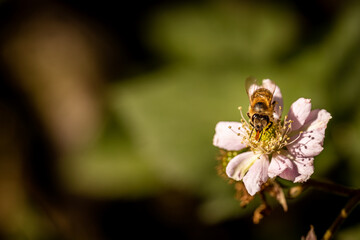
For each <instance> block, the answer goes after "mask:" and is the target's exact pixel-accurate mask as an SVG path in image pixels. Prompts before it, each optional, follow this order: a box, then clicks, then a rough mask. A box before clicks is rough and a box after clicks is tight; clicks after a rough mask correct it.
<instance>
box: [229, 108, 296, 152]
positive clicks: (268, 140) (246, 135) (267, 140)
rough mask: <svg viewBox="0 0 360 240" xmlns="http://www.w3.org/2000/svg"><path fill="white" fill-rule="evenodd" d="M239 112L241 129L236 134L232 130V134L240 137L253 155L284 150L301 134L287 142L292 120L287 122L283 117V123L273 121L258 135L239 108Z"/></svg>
mask: <svg viewBox="0 0 360 240" xmlns="http://www.w3.org/2000/svg"><path fill="white" fill-rule="evenodd" d="M239 110H240V113H241V124H242V127H241V128H239V129H238V130H239V132H236V131H235V130H233V132H235V133H236V134H237V135H238V136H241V137H242V142H243V143H244V144H246V145H247V146H248V147H249V148H250V150H251V151H253V152H254V153H255V154H258V153H261V154H271V153H273V152H275V151H280V149H282V148H284V147H285V146H286V145H289V144H291V143H292V142H294V141H296V140H297V139H298V137H300V135H301V133H302V132H299V134H298V136H297V137H296V138H295V139H293V140H292V141H291V142H289V140H290V137H289V133H290V132H291V123H292V120H288V119H287V116H285V118H284V120H283V121H281V120H275V121H274V122H273V124H272V126H271V127H270V128H268V129H266V128H265V129H263V130H262V131H261V132H259V133H258V132H256V130H255V129H253V127H252V126H251V125H250V123H249V122H247V121H246V120H245V118H244V116H243V114H242V112H241V107H239ZM230 129H231V128H230ZM257 134H260V137H259V136H257Z"/></svg>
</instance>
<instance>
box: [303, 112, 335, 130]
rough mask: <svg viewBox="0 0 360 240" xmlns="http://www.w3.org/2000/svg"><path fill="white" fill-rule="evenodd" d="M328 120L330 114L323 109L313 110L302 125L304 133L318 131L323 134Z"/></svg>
mask: <svg viewBox="0 0 360 240" xmlns="http://www.w3.org/2000/svg"><path fill="white" fill-rule="evenodd" d="M330 119H331V114H330V113H328V112H327V111H326V110H325V109H321V110H320V109H315V110H313V111H311V112H310V114H309V116H308V118H307V119H306V121H305V124H304V125H305V126H306V131H319V132H322V133H325V129H326V127H327V124H328V122H329V120H330Z"/></svg>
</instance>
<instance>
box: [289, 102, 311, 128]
mask: <svg viewBox="0 0 360 240" xmlns="http://www.w3.org/2000/svg"><path fill="white" fill-rule="evenodd" d="M310 111H311V100H310V99H305V98H299V99H298V100H296V101H295V102H294V103H293V104H292V105H291V107H290V110H289V113H288V120H292V121H293V122H292V123H291V130H292V131H295V130H297V129H299V128H301V127H302V126H303V125H304V123H305V121H306V119H307V118H308V116H309V114H310Z"/></svg>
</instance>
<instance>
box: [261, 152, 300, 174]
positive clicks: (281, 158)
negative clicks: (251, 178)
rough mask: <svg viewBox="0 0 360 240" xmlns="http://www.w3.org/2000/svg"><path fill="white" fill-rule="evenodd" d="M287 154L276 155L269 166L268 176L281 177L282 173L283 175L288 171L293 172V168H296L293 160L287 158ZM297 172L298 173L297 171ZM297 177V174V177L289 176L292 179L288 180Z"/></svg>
mask: <svg viewBox="0 0 360 240" xmlns="http://www.w3.org/2000/svg"><path fill="white" fill-rule="evenodd" d="M286 154H287V152H285V151H282V154H277V153H274V154H273V156H272V159H271V162H270V165H269V169H268V175H269V177H270V178H273V177H276V176H279V175H280V174H281V173H283V172H284V171H285V170H286V169H288V168H289V169H290V170H292V169H293V168H295V167H296V166H295V165H294V163H293V162H292V160H290V159H289V158H288V157H286V156H285V155H286ZM296 172H297V171H296ZM297 175H299V174H295V176H289V177H290V179H288V178H286V179H288V180H294V179H295V177H297Z"/></svg>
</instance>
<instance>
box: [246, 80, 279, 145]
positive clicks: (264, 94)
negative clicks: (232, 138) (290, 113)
mask: <svg viewBox="0 0 360 240" xmlns="http://www.w3.org/2000/svg"><path fill="white" fill-rule="evenodd" d="M245 87H246V92H247V94H248V96H249V101H250V104H249V111H248V112H247V116H248V117H249V123H250V125H251V126H252V130H251V133H250V137H251V135H252V133H253V131H254V130H255V132H256V135H255V140H257V141H260V139H261V136H262V134H263V132H264V131H267V130H268V129H269V128H271V126H272V125H273V122H274V107H275V104H276V102H275V101H273V94H274V92H275V89H276V85H275V84H274V83H273V82H272V81H271V80H266V81H263V84H262V85H258V84H257V80H256V79H255V78H252V77H249V78H247V79H246V83H245Z"/></svg>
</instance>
